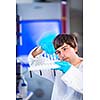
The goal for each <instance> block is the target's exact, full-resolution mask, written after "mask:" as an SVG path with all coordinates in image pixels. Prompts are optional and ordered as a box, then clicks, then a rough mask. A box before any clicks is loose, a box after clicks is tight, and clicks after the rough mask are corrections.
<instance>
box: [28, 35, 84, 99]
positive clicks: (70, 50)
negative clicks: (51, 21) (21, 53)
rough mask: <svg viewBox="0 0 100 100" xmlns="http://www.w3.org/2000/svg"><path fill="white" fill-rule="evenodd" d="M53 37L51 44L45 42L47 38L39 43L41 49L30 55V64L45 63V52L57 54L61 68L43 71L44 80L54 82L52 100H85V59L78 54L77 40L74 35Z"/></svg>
mask: <svg viewBox="0 0 100 100" xmlns="http://www.w3.org/2000/svg"><path fill="white" fill-rule="evenodd" d="M49 36H50V34H49ZM52 37H53V38H51V40H50V39H49V42H47V41H46V42H45V41H44V40H45V39H47V38H46V37H45V38H43V40H40V41H39V45H40V47H36V48H35V49H33V50H32V51H31V52H30V54H29V57H28V59H29V64H30V66H32V65H34V64H36V62H37V61H39V63H43V62H44V61H43V59H44V57H43V56H42V55H43V53H44V52H46V53H48V54H53V53H54V52H55V53H56V55H57V56H58V58H59V59H60V61H55V62H54V63H55V64H56V65H58V66H59V68H54V70H55V71H54V70H53V69H51V70H43V71H42V76H43V77H44V78H46V79H48V80H50V81H52V82H54V86H53V91H52V96H51V100H83V86H82V84H83V83H82V81H83V79H82V70H83V59H82V58H81V57H79V56H78V54H77V53H78V43H77V38H76V37H75V36H74V35H73V34H59V35H57V36H52ZM52 44H53V45H54V48H55V50H54V48H53V45H52ZM48 48H49V49H48ZM41 65H42V64H41ZM54 73H55V74H54ZM37 74H38V73H37Z"/></svg>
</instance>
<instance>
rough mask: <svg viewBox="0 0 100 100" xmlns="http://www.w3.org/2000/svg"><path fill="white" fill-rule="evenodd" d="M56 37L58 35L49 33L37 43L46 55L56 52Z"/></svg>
mask: <svg viewBox="0 0 100 100" xmlns="http://www.w3.org/2000/svg"><path fill="white" fill-rule="evenodd" d="M56 35H57V34H56V33H48V34H46V35H44V36H43V37H41V39H40V40H38V41H37V44H38V45H39V46H41V49H42V50H44V51H45V52H46V53H48V54H53V53H54V52H55V48H54V46H53V40H54V38H55V37H56Z"/></svg>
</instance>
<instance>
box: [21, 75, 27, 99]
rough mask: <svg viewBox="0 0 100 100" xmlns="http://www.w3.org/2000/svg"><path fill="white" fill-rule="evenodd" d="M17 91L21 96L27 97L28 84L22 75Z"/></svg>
mask: <svg viewBox="0 0 100 100" xmlns="http://www.w3.org/2000/svg"><path fill="white" fill-rule="evenodd" d="M19 85H20V86H19V92H20V96H21V97H22V98H26V97H27V88H28V85H27V82H26V80H25V78H24V77H23V78H22V79H21V81H20V84H19Z"/></svg>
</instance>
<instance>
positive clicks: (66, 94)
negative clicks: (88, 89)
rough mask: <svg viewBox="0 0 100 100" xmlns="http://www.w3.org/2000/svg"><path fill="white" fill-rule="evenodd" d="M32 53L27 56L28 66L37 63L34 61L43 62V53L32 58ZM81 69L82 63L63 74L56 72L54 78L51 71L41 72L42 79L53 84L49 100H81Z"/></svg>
mask: <svg viewBox="0 0 100 100" xmlns="http://www.w3.org/2000/svg"><path fill="white" fill-rule="evenodd" d="M33 50H34V49H33ZM33 50H32V51H33ZM32 51H31V52H30V54H29V56H28V61H29V65H30V66H32V65H33V64H34V63H35V61H37V60H36V59H39V60H42V62H43V58H44V57H43V56H42V54H43V53H44V52H43V53H42V54H40V55H38V56H36V57H35V58H33V56H32V55H31V53H32ZM53 60H54V59H53ZM40 62H41V61H40ZM82 69H83V62H82V63H81V64H80V65H79V66H78V67H77V68H76V67H74V66H71V68H70V69H69V70H68V71H67V72H66V73H65V74H63V73H62V72H61V71H59V70H56V76H55V75H54V71H53V70H42V77H44V78H46V79H48V80H50V81H52V82H53V83H54V86H53V91H52V97H51V100H83V93H82V92H83V86H82V83H83V82H82V81H83V77H82ZM34 73H36V74H38V75H40V71H34Z"/></svg>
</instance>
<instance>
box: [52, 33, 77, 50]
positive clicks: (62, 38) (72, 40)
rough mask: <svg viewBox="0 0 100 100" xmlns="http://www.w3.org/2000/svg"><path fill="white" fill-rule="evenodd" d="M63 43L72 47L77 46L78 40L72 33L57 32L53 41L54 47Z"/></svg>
mask: <svg viewBox="0 0 100 100" xmlns="http://www.w3.org/2000/svg"><path fill="white" fill-rule="evenodd" d="M64 43H66V44H68V45H70V46H71V47H72V48H75V47H78V40H77V37H76V36H75V35H74V34H59V35H57V36H56V38H55V39H54V41H53V44H54V47H55V49H57V48H59V47H61V46H62V45H63V44H64Z"/></svg>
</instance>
